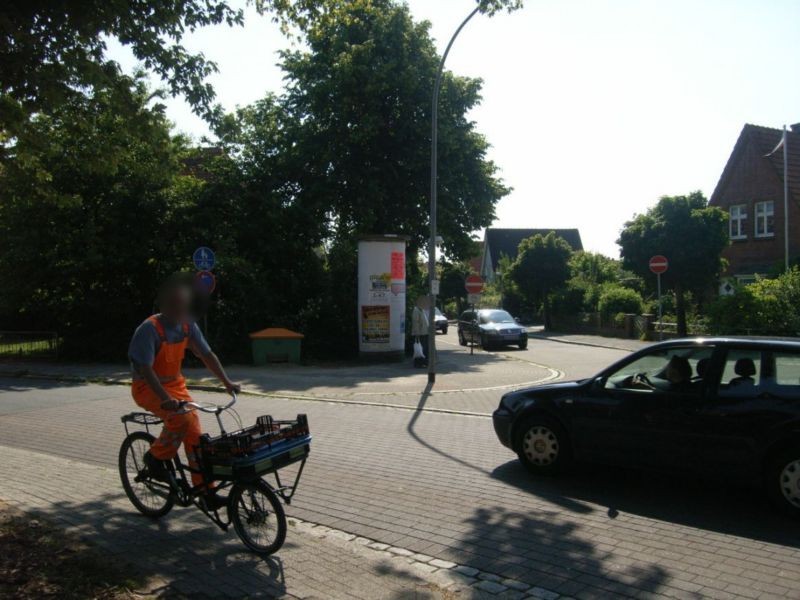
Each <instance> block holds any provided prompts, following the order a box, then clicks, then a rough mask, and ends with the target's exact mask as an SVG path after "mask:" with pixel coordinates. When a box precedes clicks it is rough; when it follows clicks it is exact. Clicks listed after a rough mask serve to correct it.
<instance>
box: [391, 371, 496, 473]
mask: <svg viewBox="0 0 800 600" xmlns="http://www.w3.org/2000/svg"><path fill="white" fill-rule="evenodd" d="M432 389H433V384H432V383H430V382H429V383H428V385H426V386H425V391H423V392H422V394H421V395H420V397H419V404H417V408H416V410H415V411H414V414H413V415H411V419H409V421H408V425H406V431H407V432H408V435H410V436H411V438H412V439H413V440H414V441H415V442H417V443H418V444H420V445H421V446H424V447H425V448H427V449H428V450H430V451H431V452H435V453H436V454H438V455H439V456H443V457H444V458H446V459H448V460H452V461H453V462H455V463H458V464H459V465H462V466H465V467H468V468H470V469H473V470H475V471H478V472H479V473H483V474H484V475H488V471H486V469H483V468H481V467H479V466H477V465H473V464H472V463H470V462H468V461H466V460H462V459H460V458H456V457H455V456H453V455H452V454H449V453H448V452H445V451H444V450H441V449H439V448H437V447H436V446H434V445H433V444H431V443H430V442H427V441H425V440H424V439H422V437H421V436H420V435H419V434H418V433H417V432H416V431H415V426H416V424H417V421H418V420H419V418H420V416H422V415H423V414H424V410H425V405H426V404H427V403H428V399H429V398H430V395H431V390H432Z"/></svg>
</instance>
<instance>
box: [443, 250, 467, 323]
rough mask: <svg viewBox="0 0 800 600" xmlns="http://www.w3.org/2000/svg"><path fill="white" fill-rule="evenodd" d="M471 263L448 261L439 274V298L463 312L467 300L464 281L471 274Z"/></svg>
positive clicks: (456, 310) (457, 310)
mask: <svg viewBox="0 0 800 600" xmlns="http://www.w3.org/2000/svg"><path fill="white" fill-rule="evenodd" d="M471 272H472V271H471V269H470V266H469V264H467V263H464V262H460V263H450V262H446V263H444V264H443V265H442V268H441V272H440V274H439V281H440V284H439V298H440V300H441V301H442V302H443V303H447V304H452V305H454V306H455V312H461V310H462V309H463V306H464V304H465V303H466V301H467V290H466V289H465V288H464V282H465V281H466V279H467V277H468V276H469V275H470V274H471Z"/></svg>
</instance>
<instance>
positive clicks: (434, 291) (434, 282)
mask: <svg viewBox="0 0 800 600" xmlns="http://www.w3.org/2000/svg"><path fill="white" fill-rule="evenodd" d="M431 295H432V296H438V295H439V280H438V279H431Z"/></svg>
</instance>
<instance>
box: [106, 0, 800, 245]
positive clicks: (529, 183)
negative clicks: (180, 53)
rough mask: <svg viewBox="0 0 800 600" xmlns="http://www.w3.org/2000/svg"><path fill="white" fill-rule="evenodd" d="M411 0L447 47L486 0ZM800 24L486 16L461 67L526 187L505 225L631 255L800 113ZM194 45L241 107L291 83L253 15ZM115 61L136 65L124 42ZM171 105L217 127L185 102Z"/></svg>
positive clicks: (630, 11)
mask: <svg viewBox="0 0 800 600" xmlns="http://www.w3.org/2000/svg"><path fill="white" fill-rule="evenodd" d="M231 3H232V4H234V5H237V4H244V2H243V1H242V2H239V1H238V0H233V1H232V2H231ZM408 4H409V6H410V8H411V11H412V14H413V15H414V17H415V18H416V19H417V20H423V19H425V20H428V21H430V22H431V25H432V27H431V33H432V35H433V37H434V38H435V40H436V43H437V47H438V48H439V51H440V52H442V51H444V48H445V46H446V44H447V42H448V40H449V38H450V36H451V35H452V33H453V32H454V31H455V29H456V27H458V25H459V23H460V22H461V20H463V19H464V17H466V15H467V14H468V13H469V11H470V10H471V9H472V7H473V6H474V4H473V2H472V0H409V2H408ZM798 23H800V0H670V1H669V2H665V1H662V0H536V1H533V0H526V2H525V7H524V8H523V9H522V10H521V11H518V12H515V13H512V14H499V15H496V16H494V17H492V18H488V17H486V16H482V15H478V16H476V17H475V18H474V19H473V20H472V21H471V22H470V23H469V24H468V25H467V27H466V28H465V29H464V31H463V32H462V33H461V35H460V36H459V38H458V40H457V41H456V43H455V45H454V47H453V50H452V51H451V53H450V57H449V58H448V63H447V67H448V68H449V69H450V70H452V71H454V72H455V73H458V74H459V75H468V76H472V77H480V78H482V79H483V81H484V86H483V102H482V104H481V105H480V106H479V107H477V108H476V109H474V110H473V111H472V112H471V114H470V117H471V118H472V119H473V120H474V121H475V123H476V125H477V128H478V130H479V131H480V132H481V133H483V134H484V135H486V137H487V139H488V140H489V142H490V143H491V144H492V149H491V151H490V158H491V159H492V160H494V161H495V162H496V163H497V164H498V166H499V167H500V173H501V176H502V177H503V179H504V181H505V182H506V184H507V185H509V186H511V187H512V188H513V191H512V192H511V194H510V195H509V196H507V197H506V198H504V199H503V200H501V201H500V203H499V204H498V206H497V220H496V221H495V223H494V225H493V226H495V227H530V228H545V229H546V228H571V227H575V228H578V229H579V230H580V233H581V237H582V239H583V244H584V247H585V248H586V249H587V250H591V251H596V252H602V253H604V254H607V255H609V256H614V257H616V256H618V254H619V248H618V247H617V245H616V243H615V241H616V239H617V237H618V235H619V232H620V229H621V228H622V226H623V225H624V223H625V221H626V220H628V219H630V218H632V217H633V215H634V214H636V213H641V212H644V211H646V210H647V208H648V207H650V206H652V205H653V204H654V203H655V202H656V201H657V200H658V198H659V197H661V196H664V195H676V194H684V193H689V192H691V191H694V190H701V191H702V192H703V193H705V194H706V195H707V196H710V195H711V193H712V192H713V191H714V186H715V185H716V183H717V180H718V179H719V176H720V173H721V172H722V169H723V167H724V166H725V162H726V161H727V159H728V156H729V155H730V152H731V150H732V149H733V145H734V143H735V142H736V138H737V136H738V135H739V132H740V131H741V129H742V126H743V125H744V124H745V123H756V124H759V125H765V126H771V127H781V126H783V125H784V124H792V123H797V122H800V35H797V31H798V30H797V27H798ZM184 44H185V46H186V47H187V48H188V49H189V50H191V51H202V52H203V53H204V54H205V55H206V57H207V58H209V59H211V60H213V61H215V62H216V63H217V64H218V66H219V71H220V72H219V73H218V74H216V75H214V76H212V77H211V78H210V82H211V83H212V84H213V85H214V87H215V89H216V91H217V95H218V100H219V101H220V102H221V103H222V104H223V106H224V107H225V108H226V109H229V110H233V109H235V108H236V107H237V106H244V105H247V104H249V103H251V102H253V101H254V100H257V99H259V98H261V97H263V96H264V95H265V94H266V93H267V92H280V91H281V90H282V88H283V80H282V73H281V71H280V69H279V68H278V67H277V66H276V63H277V61H278V56H277V52H278V51H279V50H280V49H282V48H286V47H287V46H288V45H289V42H288V41H287V40H286V39H285V38H283V37H282V36H281V34H280V32H279V31H278V28H277V26H276V25H274V24H273V23H271V21H270V19H269V18H268V17H265V16H260V15H258V14H256V13H255V11H253V10H252V9H251V8H247V9H246V19H245V25H244V27H243V28H234V29H230V28H228V27H227V26H219V27H213V28H206V29H202V30H199V31H197V32H195V33H193V34H190V35H188V36H187V37H186V38H185V40H184ZM109 54H110V56H111V57H112V58H114V59H116V60H118V61H119V62H120V63H121V64H122V65H123V68H125V69H127V70H132V69H133V68H134V67H135V66H136V62H135V60H133V59H132V57H131V55H130V53H129V52H128V51H127V49H125V48H122V47H120V46H119V45H118V44H114V43H112V44H110V46H109ZM167 114H168V116H169V118H170V119H171V120H172V121H173V122H174V124H175V127H176V129H178V130H179V131H182V132H184V133H188V134H190V135H192V136H193V137H195V138H196V139H198V140H199V139H200V138H201V137H202V136H203V135H207V134H208V129H207V127H206V126H205V124H204V123H203V122H202V121H201V120H200V119H199V118H198V117H196V116H194V115H193V114H192V113H191V110H190V109H189V107H188V106H187V104H186V103H185V102H184V101H183V100H182V99H181V98H176V99H172V100H170V101H169V102H168V103H167Z"/></svg>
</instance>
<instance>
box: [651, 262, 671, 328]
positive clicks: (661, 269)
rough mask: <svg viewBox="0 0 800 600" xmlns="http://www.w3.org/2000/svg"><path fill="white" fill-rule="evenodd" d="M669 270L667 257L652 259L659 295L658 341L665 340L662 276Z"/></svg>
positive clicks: (652, 270) (652, 268) (652, 269)
mask: <svg viewBox="0 0 800 600" xmlns="http://www.w3.org/2000/svg"><path fill="white" fill-rule="evenodd" d="M667 269H669V261H668V260H667V257H666V256H662V255H661V254H656V255H655V256H654V257H652V258H651V259H650V271H651V272H653V273H655V274H656V290H657V292H656V293H657V295H658V339H659V340H663V339H664V325H663V320H664V315H663V313H662V309H661V274H662V273H666V272H667Z"/></svg>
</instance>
